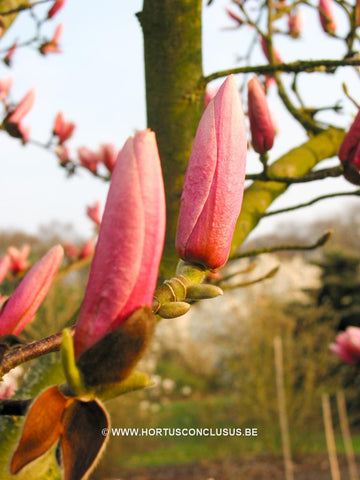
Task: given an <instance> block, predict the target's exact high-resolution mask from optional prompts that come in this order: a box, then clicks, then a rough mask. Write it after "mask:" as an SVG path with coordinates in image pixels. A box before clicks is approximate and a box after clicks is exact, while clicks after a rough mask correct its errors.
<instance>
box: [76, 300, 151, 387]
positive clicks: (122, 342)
mask: <svg viewBox="0 0 360 480" xmlns="http://www.w3.org/2000/svg"><path fill="white" fill-rule="evenodd" d="M154 325H155V316H154V314H153V313H152V311H151V309H150V308H149V307H142V308H140V309H139V310H136V312H134V313H133V314H132V315H131V316H130V317H129V318H128V319H127V320H126V321H125V322H124V323H123V324H122V325H121V326H120V327H118V328H117V329H116V330H113V331H112V332H110V333H108V334H107V335H106V336H105V337H103V338H102V339H101V340H99V341H98V342H97V343H95V345H93V346H92V347H90V348H88V349H87V350H85V352H84V353H83V354H82V355H80V357H79V359H78V361H77V366H78V367H79V369H80V370H81V373H82V374H83V378H84V381H85V384H86V385H87V386H88V387H94V386H96V385H101V384H104V383H113V382H119V381H120V380H123V379H124V378H126V377H127V376H128V375H129V374H130V372H131V370H132V369H133V368H134V366H135V364H136V363H137V362H138V361H139V359H140V357H141V356H142V354H143V353H144V351H145V350H146V348H147V346H148V344H149V341H150V338H151V335H152V332H153V330H154Z"/></svg>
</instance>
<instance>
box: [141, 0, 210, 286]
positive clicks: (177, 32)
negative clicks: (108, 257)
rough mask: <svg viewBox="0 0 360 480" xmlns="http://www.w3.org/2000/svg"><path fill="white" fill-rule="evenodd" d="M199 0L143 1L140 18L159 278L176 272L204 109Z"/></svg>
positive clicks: (200, 3)
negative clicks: (158, 203)
mask: <svg viewBox="0 0 360 480" xmlns="http://www.w3.org/2000/svg"><path fill="white" fill-rule="evenodd" d="M201 6H202V2H201V0H144V5H143V11H142V12H141V13H139V14H138V18H139V20H140V23H141V26H142V29H143V34H144V55H145V77H146V102H147V121H148V126H149V128H151V129H152V130H154V131H155V133H156V137H157V141H158V146H159V152H160V157H161V162H162V168H163V174H164V181H165V190H166V207H167V229H166V239H165V248H164V255H163V261H162V266H161V271H160V275H161V277H162V278H166V277H167V278H168V277H169V276H171V275H173V274H174V269H175V266H176V263H177V256H176V253H175V233H176V226H177V218H178V212H179V201H180V195H181V189H182V184H183V180H184V173H185V170H186V166H187V163H188V160H189V157H190V152H191V147H192V143H193V140H194V137H195V133H196V128H197V125H198V123H199V120H200V117H201V114H202V112H203V109H204V104H203V96H204V87H205V83H204V79H203V71H202V55H201Z"/></svg>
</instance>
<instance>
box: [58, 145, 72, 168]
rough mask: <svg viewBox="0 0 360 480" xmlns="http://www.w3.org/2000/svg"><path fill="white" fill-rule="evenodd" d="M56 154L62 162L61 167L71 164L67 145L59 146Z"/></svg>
mask: <svg viewBox="0 0 360 480" xmlns="http://www.w3.org/2000/svg"><path fill="white" fill-rule="evenodd" d="M55 153H56V155H57V157H58V159H59V160H60V163H61V165H66V164H67V163H69V162H70V151H69V149H68V148H67V147H66V146H65V145H58V146H57V147H56V148H55Z"/></svg>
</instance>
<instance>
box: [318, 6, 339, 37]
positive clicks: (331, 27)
mask: <svg viewBox="0 0 360 480" xmlns="http://www.w3.org/2000/svg"><path fill="white" fill-rule="evenodd" d="M333 8H334V5H333V0H320V1H319V16H320V23H321V26H322V28H323V30H324V32H326V33H330V34H334V33H335V31H336V28H337V25H336V20H335V17H334V11H333Z"/></svg>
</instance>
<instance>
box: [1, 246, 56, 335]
mask: <svg viewBox="0 0 360 480" xmlns="http://www.w3.org/2000/svg"><path fill="white" fill-rule="evenodd" d="M62 258H63V249H62V247H61V246H60V245H57V246H56V247H53V248H52V249H51V250H49V251H48V253H47V254H46V255H45V256H44V257H42V258H41V259H40V260H39V261H38V262H36V263H35V265H34V266H33V267H32V268H31V269H30V270H29V271H28V273H27V274H26V275H25V277H24V278H23V280H22V281H21V283H20V284H19V286H18V287H17V289H16V290H15V292H14V293H13V294H12V295H11V297H10V298H9V299H8V301H7V303H6V304H5V305H4V306H3V309H2V310H1V313H0V336H2V335H7V334H10V333H11V334H14V335H18V334H19V333H20V332H22V330H23V329H24V328H25V327H26V325H27V324H28V323H29V322H31V321H32V320H33V318H34V315H35V313H36V311H37V310H38V308H39V306H40V305H41V303H42V301H43V300H44V298H45V296H46V294H47V292H48V291H49V289H50V286H51V284H52V282H53V280H54V279H55V276H56V273H57V271H58V269H59V267H60V263H61V260H62Z"/></svg>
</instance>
